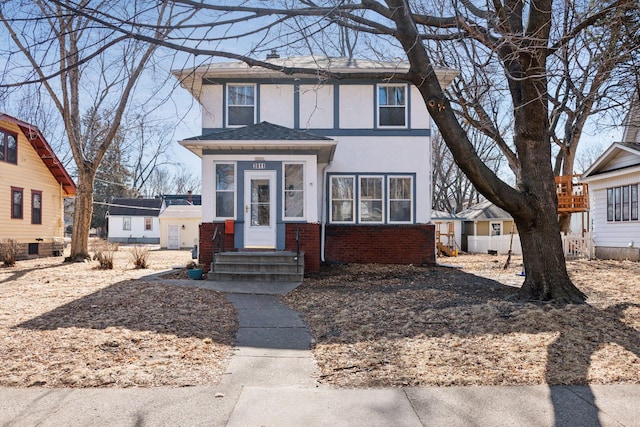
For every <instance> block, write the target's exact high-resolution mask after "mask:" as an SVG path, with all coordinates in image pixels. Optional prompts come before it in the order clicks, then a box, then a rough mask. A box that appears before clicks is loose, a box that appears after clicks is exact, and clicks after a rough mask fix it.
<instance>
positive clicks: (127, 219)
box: [122, 216, 131, 231]
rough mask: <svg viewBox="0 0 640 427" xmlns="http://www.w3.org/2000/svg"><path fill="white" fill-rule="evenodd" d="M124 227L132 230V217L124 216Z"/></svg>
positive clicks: (126, 229)
mask: <svg viewBox="0 0 640 427" xmlns="http://www.w3.org/2000/svg"><path fill="white" fill-rule="evenodd" d="M122 229H123V230H125V231H130V230H131V217H130V216H125V217H123V218H122Z"/></svg>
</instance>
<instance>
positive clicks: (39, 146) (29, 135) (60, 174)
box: [0, 112, 76, 196]
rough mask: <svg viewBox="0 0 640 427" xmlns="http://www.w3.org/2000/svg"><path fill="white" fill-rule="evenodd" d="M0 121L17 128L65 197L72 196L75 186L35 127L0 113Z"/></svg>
mask: <svg viewBox="0 0 640 427" xmlns="http://www.w3.org/2000/svg"><path fill="white" fill-rule="evenodd" d="M0 121H7V122H10V123H13V124H15V125H16V126H18V128H20V131H21V132H22V134H23V135H24V136H25V138H26V139H27V141H29V143H31V146H32V147H33V149H34V150H35V151H36V154H37V155H38V157H40V159H41V160H42V162H43V163H44V164H45V166H46V167H47V168H48V169H49V171H50V172H51V175H53V177H54V178H55V179H56V181H58V183H59V184H60V185H61V186H62V190H63V191H64V192H65V194H66V195H67V196H74V195H75V194H76V184H75V183H74V182H73V179H72V178H71V176H70V175H69V173H68V172H67V170H66V169H65V168H64V166H63V165H62V163H61V162H60V160H59V159H58V157H57V156H56V154H55V153H54V152H53V149H52V148H51V146H50V145H49V143H48V142H47V140H46V139H44V136H43V135H42V132H40V130H39V129H38V128H37V127H36V126H34V125H32V124H30V123H27V122H24V121H22V120H20V119H17V118H15V117H13V116H10V115H8V114H5V113H1V112H0Z"/></svg>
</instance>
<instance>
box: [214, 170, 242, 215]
mask: <svg viewBox="0 0 640 427" xmlns="http://www.w3.org/2000/svg"><path fill="white" fill-rule="evenodd" d="M218 165H231V166H233V190H218V183H217V181H216V180H217V178H218V175H217V173H216V168H217V167H218ZM218 191H220V192H227V193H228V192H233V216H218V206H217V205H218ZM237 206H238V164H237V163H236V162H225V161H222V162H213V219H214V220H225V219H235V218H236V217H237V215H238V208H237Z"/></svg>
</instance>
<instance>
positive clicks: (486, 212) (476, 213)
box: [457, 200, 511, 221]
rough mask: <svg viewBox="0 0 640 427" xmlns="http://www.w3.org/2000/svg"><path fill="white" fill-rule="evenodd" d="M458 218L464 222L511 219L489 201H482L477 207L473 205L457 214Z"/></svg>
mask: <svg viewBox="0 0 640 427" xmlns="http://www.w3.org/2000/svg"><path fill="white" fill-rule="evenodd" d="M457 215H458V217H460V218H462V219H463V220H465V221H478V220H488V219H511V215H509V214H508V213H507V211H505V210H504V209H502V208H499V207H497V206H496V205H494V204H493V203H491V202H490V201H489V200H484V201H482V202H480V203H478V204H477V205H473V206H471V207H469V208H467V209H465V210H463V211H462V212H458V214H457Z"/></svg>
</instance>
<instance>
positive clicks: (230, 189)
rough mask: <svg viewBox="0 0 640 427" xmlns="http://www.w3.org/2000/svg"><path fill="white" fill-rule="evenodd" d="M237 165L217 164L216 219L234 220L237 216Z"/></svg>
mask: <svg viewBox="0 0 640 427" xmlns="http://www.w3.org/2000/svg"><path fill="white" fill-rule="evenodd" d="M235 189H236V186H235V165H234V164H232V163H225V164H222V163H219V164H216V217H218V218H233V217H234V216H235V209H234V200H235Z"/></svg>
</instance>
